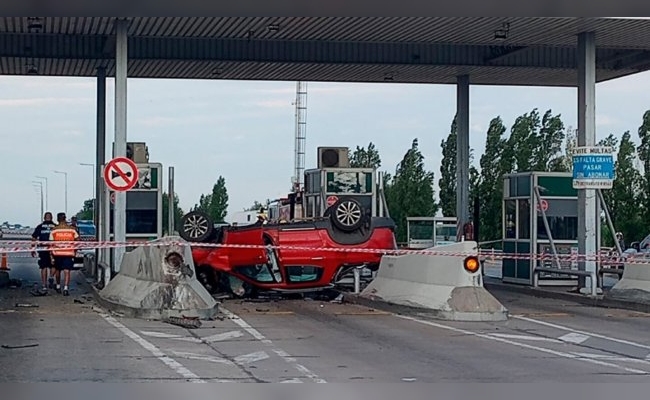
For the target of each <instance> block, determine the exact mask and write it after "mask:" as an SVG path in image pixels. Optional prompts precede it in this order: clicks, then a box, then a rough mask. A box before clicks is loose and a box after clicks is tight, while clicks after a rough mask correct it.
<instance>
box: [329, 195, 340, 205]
mask: <svg viewBox="0 0 650 400" xmlns="http://www.w3.org/2000/svg"><path fill="white" fill-rule="evenodd" d="M337 201H339V198H338V197H336V196H328V197H327V206H328V207H332V206H333V205H334V203H336V202H337Z"/></svg>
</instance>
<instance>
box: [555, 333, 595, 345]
mask: <svg viewBox="0 0 650 400" xmlns="http://www.w3.org/2000/svg"><path fill="white" fill-rule="evenodd" d="M590 338H591V336H587V335H583V334H581V333H575V332H571V333H567V334H566V335H562V336H560V337H559V338H558V339H559V340H561V341H563V342H567V343H573V344H582V343H584V342H586V341H587V340H589V339H590Z"/></svg>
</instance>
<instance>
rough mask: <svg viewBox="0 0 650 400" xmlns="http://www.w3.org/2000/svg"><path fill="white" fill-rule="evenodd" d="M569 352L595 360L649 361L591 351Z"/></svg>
mask: <svg viewBox="0 0 650 400" xmlns="http://www.w3.org/2000/svg"><path fill="white" fill-rule="evenodd" d="M571 353H572V354H575V355H577V356H580V357H585V358H593V359H595V360H607V361H618V362H629V363H636V364H644V365H649V364H650V361H648V360H644V359H641V358H631V357H622V356H610V355H605V354H593V353H575V352H571Z"/></svg>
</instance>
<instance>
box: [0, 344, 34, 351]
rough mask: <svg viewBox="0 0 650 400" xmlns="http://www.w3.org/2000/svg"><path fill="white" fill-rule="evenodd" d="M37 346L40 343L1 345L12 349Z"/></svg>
mask: <svg viewBox="0 0 650 400" xmlns="http://www.w3.org/2000/svg"><path fill="white" fill-rule="evenodd" d="M37 346H38V343H32V344H19V345H9V344H3V345H2V346H0V347H2V348H3V349H10V350H13V349H26V348H29V347H37Z"/></svg>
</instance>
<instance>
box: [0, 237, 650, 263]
mask: <svg viewBox="0 0 650 400" xmlns="http://www.w3.org/2000/svg"><path fill="white" fill-rule="evenodd" d="M170 244H176V245H180V246H190V247H201V248H230V249H268V248H272V249H276V250H294V251H305V252H334V253H336V252H344V253H367V254H381V255H406V254H421V255H431V256H458V257H466V256H470V255H476V253H469V252H461V253H459V252H450V251H445V250H444V247H442V248H441V249H439V250H432V249H428V250H408V249H367V248H355V247H308V246H266V245H252V244H219V243H189V242H183V241H178V242H174V241H168V240H167V241H144V240H143V241H129V242H112V241H109V242H97V241H75V242H56V243H53V242H37V241H34V242H25V241H0V254H2V253H10V254H15V253H31V252H32V251H47V250H53V249H56V250H93V249H110V248H121V247H142V246H149V247H160V246H167V245H170ZM479 255H480V256H481V257H484V258H488V259H491V260H504V259H509V260H513V259H514V260H530V259H537V260H544V261H549V260H553V259H554V258H555V256H553V255H552V254H549V253H545V254H538V255H537V256H536V257H531V256H530V255H529V254H519V253H503V252H495V251H491V250H480V251H479ZM629 257H630V258H633V259H634V262H635V263H640V264H649V265H650V257H647V258H644V257H643V256H641V257H638V256H636V257H635V256H634V255H630V256H629ZM557 259H558V260H560V261H565V262H566V261H568V262H578V261H582V260H584V261H596V262H599V263H601V264H608V265H609V264H620V263H621V258H620V257H619V256H618V255H608V254H603V253H600V254H589V255H579V254H575V253H574V254H558V255H557Z"/></svg>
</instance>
